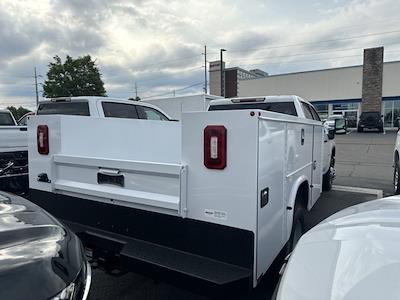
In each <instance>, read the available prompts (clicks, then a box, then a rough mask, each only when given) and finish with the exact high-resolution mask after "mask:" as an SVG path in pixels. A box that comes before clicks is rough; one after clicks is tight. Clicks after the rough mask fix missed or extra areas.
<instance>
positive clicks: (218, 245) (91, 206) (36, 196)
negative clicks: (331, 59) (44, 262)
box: [29, 190, 254, 288]
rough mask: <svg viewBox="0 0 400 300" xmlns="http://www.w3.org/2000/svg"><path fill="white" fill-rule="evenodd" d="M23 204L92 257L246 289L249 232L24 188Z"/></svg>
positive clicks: (250, 276) (249, 271)
mask: <svg viewBox="0 0 400 300" xmlns="http://www.w3.org/2000/svg"><path fill="white" fill-rule="evenodd" d="M29 200H31V201H32V202H34V203H36V204H38V205H39V206H41V207H43V208H44V209H45V210H47V211H48V212H49V213H51V214H52V215H54V216H55V217H57V218H59V219H61V220H63V221H64V222H65V223H66V225H67V226H69V227H70V228H71V229H72V230H73V231H74V232H75V233H77V235H78V236H79V237H80V238H81V240H82V242H83V244H84V245H85V246H86V247H88V248H90V249H93V253H95V252H96V249H97V250H100V252H101V251H102V250H105V252H110V253H111V254H112V255H113V254H115V256H116V257H117V260H118V261H119V265H120V266H121V267H122V268H124V269H125V268H126V269H127V270H128V271H134V272H140V273H145V274H146V275H149V276H151V277H153V273H156V274H161V273H162V274H163V275H162V277H161V278H160V279H161V280H164V278H165V277H176V278H184V279H190V280H192V279H195V281H200V282H202V283H210V284H212V285H215V286H223V287H227V286H229V287H231V286H232V285H236V284H235V283H238V285H241V286H246V288H248V287H249V286H252V282H253V267H254V234H253V232H251V231H248V230H244V229H239V228H233V227H229V226H224V225H219V224H214V223H210V222H203V221H199V220H193V219H190V218H181V217H177V216H171V215H167V214H161V213H155V212H150V211H146V210H140V209H135V208H129V207H123V206H119V205H115V204H111V203H103V202H98V201H93V200H87V199H82V198H77V197H71V196H67V195H61V194H53V193H50V192H44V191H39V190H30V195H29ZM166 274H167V275H166ZM154 277H158V276H157V275H156V276H154ZM168 279H170V278H168ZM179 280H180V279H179ZM167 281H168V280H167ZM182 281H183V280H182Z"/></svg>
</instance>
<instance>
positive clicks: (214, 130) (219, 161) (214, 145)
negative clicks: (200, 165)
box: [204, 125, 226, 170]
mask: <svg viewBox="0 0 400 300" xmlns="http://www.w3.org/2000/svg"><path fill="white" fill-rule="evenodd" d="M204 165H205V166H206V167H207V168H208V169H218V170H222V169H224V168H225V167H226V128H225V127H224V126H221V125H212V126H211V125H210V126H207V127H206V128H205V129H204Z"/></svg>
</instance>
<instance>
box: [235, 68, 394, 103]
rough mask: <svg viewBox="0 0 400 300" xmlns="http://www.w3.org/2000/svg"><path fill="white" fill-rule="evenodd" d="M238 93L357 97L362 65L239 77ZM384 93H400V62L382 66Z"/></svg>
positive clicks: (358, 95)
mask: <svg viewBox="0 0 400 300" xmlns="http://www.w3.org/2000/svg"><path fill="white" fill-rule="evenodd" d="M238 84H239V89H238V94H239V96H241V97H243V96H263V95H278V94H281V95H282V94H295V95H298V96H300V97H303V98H305V99H307V100H311V101H316V100H339V99H354V98H356V99H360V98H361V93H362V66H355V67H346V68H337V69H328V70H321V71H311V72H301V73H292V74H284V75H272V76H269V77H265V78H260V79H253V80H241V81H239V83H238ZM383 96H384V97H385V96H400V62H393V63H385V64H384V67H383Z"/></svg>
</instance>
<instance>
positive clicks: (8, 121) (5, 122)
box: [0, 112, 15, 126]
mask: <svg viewBox="0 0 400 300" xmlns="http://www.w3.org/2000/svg"><path fill="white" fill-rule="evenodd" d="M13 125H15V124H14V120H13V118H12V117H11V115H10V114H9V113H8V112H0V126H13Z"/></svg>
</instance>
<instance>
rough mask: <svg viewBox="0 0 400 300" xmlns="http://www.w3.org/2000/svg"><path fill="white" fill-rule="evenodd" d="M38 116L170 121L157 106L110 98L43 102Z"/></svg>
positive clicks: (56, 99) (65, 98)
mask: <svg viewBox="0 0 400 300" xmlns="http://www.w3.org/2000/svg"><path fill="white" fill-rule="evenodd" d="M36 114H37V115H72V116H87V117H97V118H123V119H145V120H160V121H170V120H171V118H170V117H169V116H168V115H167V114H166V113H164V112H163V111H161V110H160V109H159V108H158V107H157V106H154V105H151V104H148V103H143V102H140V101H131V100H125V99H118V98H109V97H93V96H81V97H59V98H52V99H50V100H46V101H41V102H40V104H39V106H38V109H37V111H36Z"/></svg>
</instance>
